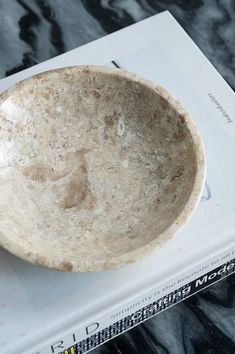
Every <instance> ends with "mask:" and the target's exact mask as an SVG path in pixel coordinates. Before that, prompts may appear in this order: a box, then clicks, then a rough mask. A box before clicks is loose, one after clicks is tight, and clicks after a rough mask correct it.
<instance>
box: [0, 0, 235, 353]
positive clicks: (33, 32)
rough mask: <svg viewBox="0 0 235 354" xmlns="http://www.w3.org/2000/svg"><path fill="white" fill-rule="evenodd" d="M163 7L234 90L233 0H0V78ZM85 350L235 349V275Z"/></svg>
mask: <svg viewBox="0 0 235 354" xmlns="http://www.w3.org/2000/svg"><path fill="white" fill-rule="evenodd" d="M164 10H170V12H171V13H172V14H173V15H174V16H175V18H176V19H177V20H178V22H179V23H180V24H181V25H182V26H183V28H184V29H185V30H186V31H187V32H188V34H189V35H190V36H191V37H192V39H193V40H194V41H195V42H196V44H197V45H198V46H199V47H200V48H201V50H202V51H203V53H204V54H205V55H206V56H207V57H208V59H209V60H210V61H211V62H212V63H213V65H214V66H215V67H216V68H217V70H218V71H219V72H220V74H221V75H222V76H223V77H224V78H225V80H226V81H227V82H228V83H229V84H230V85H231V87H232V88H233V89H235V0H0V78H3V77H5V76H8V75H10V74H12V73H15V72H17V71H19V70H22V69H25V68H27V67H30V66H32V65H34V64H37V63H39V62H41V61H44V60H47V59H49V58H51V57H53V56H56V55H58V54H61V53H63V52H65V51H68V50H70V49H73V48H75V47H77V46H80V45H82V44H85V43H87V42H90V41H92V40H94V39H96V38H99V37H102V36H104V35H105V34H107V33H110V32H113V31H116V30H118V29H120V28H123V27H125V26H128V25H130V24H132V23H134V22H137V21H140V20H142V19H144V18H146V17H148V16H151V15H154V14H157V13H159V12H162V11H164ZM92 353H93V354H98V353H99V354H114V353H115V354H137V353H141V354H145V353H146V354H152V353H154V354H168V353H170V354H184V353H186V354H194V353H196V354H227V353H235V276H234V275H232V276H230V277H228V278H226V279H224V280H222V281H220V282H219V283H217V284H215V285H213V286H211V287H210V288H208V289H206V290H204V291H202V292H201V293H199V294H197V295H195V296H193V297H192V298H190V299H188V300H186V301H184V302H183V303H180V304H178V305H175V306H174V307H172V308H171V309H168V310H167V311H165V312H163V313H161V314H159V315H157V316H156V317H154V318H152V319H150V320H148V321H147V322H145V323H144V324H142V325H139V326H138V327H136V328H134V329H133V330H131V331H129V332H127V333H125V334H123V335H121V336H119V337H118V338H116V339H114V340H112V341H110V342H109V343H107V344H105V345H103V346H102V347H100V348H99V349H97V350H94V351H93V352H92Z"/></svg>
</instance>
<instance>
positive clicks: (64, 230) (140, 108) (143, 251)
mask: <svg viewBox="0 0 235 354" xmlns="http://www.w3.org/2000/svg"><path fill="white" fill-rule="evenodd" d="M204 177H205V154H204V148H203V144H202V141H201V138H200V135H199V133H198V129H197V127H196V126H195V124H194V123H193V121H192V120H191V118H190V116H189V115H188V113H187V112H186V111H185V110H184V108H183V107H182V106H181V104H180V103H179V102H178V101H176V100H175V99H174V98H173V97H172V96H171V95H170V94H169V93H168V92H167V91H166V90H164V89H163V88H161V87H159V86H156V85H155V84H153V83H151V82H149V81H147V80H145V79H143V78H140V77H139V76H136V75H134V74H132V73H129V72H127V71H124V70H118V69H110V68H105V67H102V66H90V67H88V66H84V67H70V68H64V69H59V70H53V71H49V72H46V73H42V74H40V75H36V76H34V77H31V78H29V79H27V80H25V81H23V82H21V83H19V84H17V85H16V86H14V87H13V88H10V89H9V90H7V91H6V92H4V93H3V94H2V95H1V96H0V244H1V246H2V247H4V248H6V249H7V250H8V251H10V252H12V253H13V254H15V255H17V256H19V257H21V258H23V259H25V260H28V261H30V262H32V263H36V264H40V265H43V266H46V267H49V268H55V269H58V270H63V271H98V270H103V269H111V268H115V267H119V266H123V265H126V264H129V263H132V262H134V261H136V260H139V259H140V258H142V257H143V256H145V255H147V254H149V253H150V252H152V251H154V250H158V249H159V248H160V247H162V246H163V245H165V243H166V242H167V240H169V239H170V238H171V237H173V236H174V235H175V234H176V233H177V232H178V231H179V230H180V229H181V228H182V226H183V225H184V224H185V223H186V222H187V221H188V219H189V217H190V215H191V213H192V211H193V209H194V208H195V206H196V205H197V203H198V201H199V198H200V195H201V192H202V188H203V184H204ZM156 257H157V254H156Z"/></svg>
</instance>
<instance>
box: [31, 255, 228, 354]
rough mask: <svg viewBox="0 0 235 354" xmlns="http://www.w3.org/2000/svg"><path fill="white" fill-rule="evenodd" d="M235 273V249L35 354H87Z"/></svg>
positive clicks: (154, 289) (160, 286)
mask: <svg viewBox="0 0 235 354" xmlns="http://www.w3.org/2000/svg"><path fill="white" fill-rule="evenodd" d="M234 272H235V249H231V250H227V251H224V252H223V253H220V254H219V255H217V256H215V257H213V258H211V259H209V260H207V261H206V262H204V263H201V264H199V265H198V266H197V267H196V268H193V269H191V270H188V271H187V272H184V273H182V274H180V275H178V276H177V277H175V278H173V279H171V280H168V281H167V282H165V283H164V284H161V285H158V286H156V287H155V288H153V289H152V290H151V291H148V292H146V293H145V294H142V295H141V296H139V297H137V298H136V299H135V300H134V301H132V302H130V301H129V302H127V303H126V305H123V306H122V307H119V308H118V309H116V310H115V309H114V310H113V311H112V312H111V311H110V312H109V313H108V314H106V315H103V316H100V317H99V318H97V317H96V318H95V319H94V321H92V322H89V323H88V324H87V325H86V326H83V327H80V328H78V329H75V330H74V331H73V332H72V333H69V334H67V335H65V336H61V338H58V340H57V341H54V342H53V343H51V344H50V345H47V346H45V347H43V348H42V349H41V350H39V351H37V352H36V353H35V352H34V353H32V354H49V353H50V354H85V353H87V352H89V351H90V350H92V349H94V348H97V347H98V346H100V345H102V344H103V343H105V342H107V341H109V340H111V339H112V338H114V337H116V336H118V335H120V334H122V333H124V332H126V331H128V330H129V329H132V328H133V327H135V326H137V325H138V324H140V323H143V322H144V321H146V320H147V319H149V318H151V317H153V316H156V315H157V314H159V313H161V312H162V311H164V310H166V309H168V308H170V307H171V306H173V305H175V304H177V303H179V302H181V301H183V300H185V299H187V298H188V297H190V296H192V295H194V294H196V293H197V292H199V291H201V290H202V289H205V288H206V287H208V286H210V285H212V284H214V283H215V282H217V281H219V280H220V279H223V278H225V277H227V276H228V275H230V274H232V273H234Z"/></svg>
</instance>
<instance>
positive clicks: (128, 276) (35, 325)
mask: <svg viewBox="0 0 235 354" xmlns="http://www.w3.org/2000/svg"><path fill="white" fill-rule="evenodd" d="M79 64H107V65H116V66H119V67H121V68H124V69H128V70H131V71H134V72H136V73H138V74H141V75H143V76H145V77H146V78H149V79H150V80H152V81H154V82H156V83H157V84H160V85H162V86H164V87H165V88H166V89H168V90H169V91H170V92H171V93H172V94H173V95H174V96H176V97H177V98H178V99H179V100H180V101H181V102H182V103H183V105H184V106H185V107H186V109H187V110H188V111H189V113H190V114H191V115H192V117H193V119H194V120H195V122H196V123H197V125H198V127H199V129H200V131H201V134H202V137H203V140H204V143H205V147H206V153H207V177H206V185H205V188H204V192H203V196H202V199H201V202H200V203H199V206H198V208H197V209H196V211H195V212H194V214H193V217H192V218H191V220H190V222H189V223H188V224H187V226H186V227H185V228H184V229H183V231H182V232H180V233H179V234H178V235H177V236H176V237H175V238H174V239H172V240H171V241H169V242H168V243H167V244H166V246H165V247H164V248H162V249H161V250H160V251H157V252H154V253H152V254H151V255H150V256H148V257H146V258H145V259H143V260H141V261H139V262H137V263H135V264H132V265H130V266H126V267H124V268H121V269H117V270H112V271H105V272H98V273H62V272H57V271H53V270H48V269H45V268H41V267H38V266H34V265H31V264H28V263H26V262H25V261H23V260H20V259H18V258H16V257H15V256H12V255H10V254H9V253H8V252H6V251H4V250H3V249H1V250H0V353H1V354H15V353H20V354H58V353H63V354H69V353H71V354H74V353H78V354H82V353H86V352H87V351H89V350H91V349H93V348H94V347H96V346H98V345H100V344H102V343H104V342H105V341H107V340H109V339H111V338H113V337H114V336H116V335H118V334H120V333H122V332H124V331H126V330H128V329H130V328H132V327H133V326H135V325H137V324H139V323H141V322H142V321H144V320H146V319H147V318H149V317H151V316H154V315H156V314H157V313H159V312H160V311H162V310H165V309H167V308H168V307H169V306H172V305H173V304H175V303H177V302H179V301H182V300H183V299H185V298H186V297H188V296H190V295H192V294H193V293H195V292H197V291H199V290H201V289H202V288H204V287H206V286H208V285H210V284H212V283H213V282H215V281H218V280H219V279H221V278H223V277H225V276H227V275H228V274H230V273H232V272H234V271H235V260H234V259H235V205H234V204H235V203H234V201H235V164H234V152H235V122H234V121H235V116H234V112H235V95H234V93H233V91H232V90H231V89H230V87H229V86H228V85H227V84H226V82H225V81H224V80H223V79H222V77H221V76H220V75H219V74H218V72H217V71H216V70H215V68H214V67H213V66H212V65H211V64H210V63H209V61H208V60H207V59H206V58H205V57H204V55H203V54H202V53H201V52H200V50H199V49H198V48H197V47H196V45H195V44H194V43H193V42H192V40H191V39H190V38H189V37H188V35H187V34H186V33H185V32H184V31H183V29H182V28H181V27H180V26H179V24H178V23H177V22H176V21H175V19H174V18H173V17H172V16H171V15H170V14H169V12H164V13H162V14H160V15H156V16H153V17H151V18H149V19H147V20H144V21H141V22H139V23H137V24H134V25H132V26H130V27H127V28H125V29H123V30H120V31H118V32H115V33H113V34H111V35H108V36H106V37H103V38H101V39H99V40H97V41H94V42H92V43H89V44H87V45H84V46H82V47H80V48H78V49H75V50H73V51H70V52H67V53H65V54H63V55H60V56H58V57H56V58H53V59H51V60H48V61H46V62H43V63H41V64H39V65H37V66H34V67H32V68H30V69H27V70H24V71H21V72H20V73H17V74H15V75H12V76H10V77H8V78H5V79H3V80H1V81H0V90H1V91H4V90H5V89H7V88H8V87H10V86H11V85H13V84H14V83H16V82H17V81H20V80H22V79H24V78H26V77H29V76H31V75H34V74H36V73H39V72H41V71H45V70H49V69H52V68H57V67H63V66H69V65H79ZM69 348H70V349H69Z"/></svg>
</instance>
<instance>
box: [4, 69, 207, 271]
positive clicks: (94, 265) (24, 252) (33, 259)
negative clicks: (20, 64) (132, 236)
mask: <svg viewBox="0 0 235 354" xmlns="http://www.w3.org/2000/svg"><path fill="white" fill-rule="evenodd" d="M66 71H67V72H69V73H82V72H86V73H104V74H106V75H112V76H118V77H121V78H123V79H126V80H130V81H134V82H138V83H140V84H141V85H143V86H145V87H148V88H149V89H151V90H153V91H154V92H156V93H157V94H158V95H159V96H161V97H162V98H164V99H166V100H167V101H168V102H169V104H170V105H172V106H173V107H174V108H175V109H176V111H177V112H178V113H179V114H180V115H181V116H183V117H184V120H185V124H186V126H187V128H188V130H189V133H190V135H191V139H192V142H193V145H194V147H195V155H196V164H197V169H196V175H195V181H194V185H193V189H192V191H191V194H190V196H189V198H188V200H187V202H186V204H185V206H184V208H183V209H182V211H181V212H180V214H179V215H178V217H177V218H176V219H175V220H174V221H173V223H172V224H171V225H170V226H169V227H168V228H167V229H166V230H165V231H163V232H162V233H161V234H160V235H159V236H158V237H157V238H156V239H154V240H152V241H151V242H149V243H148V244H146V245H144V246H141V247H139V248H137V249H135V250H133V251H130V252H127V253H124V254H122V255H119V256H110V258H109V260H105V259H104V260H101V259H100V260H95V259H94V260H92V261H91V260H86V259H84V258H83V259H81V258H79V259H78V260H77V261H74V260H70V259H69V260H68V259H65V260H64V261H63V260H61V256H60V261H59V262H57V261H56V260H54V259H50V257H49V256H45V255H42V254H38V253H37V252H35V251H34V250H33V249H32V248H33V247H32V248H30V247H28V248H27V247H23V245H24V246H25V244H21V245H19V244H18V243H17V239H16V240H9V239H8V237H6V236H4V235H3V234H2V233H0V246H2V247H3V248H5V249H6V250H7V251H9V252H10V253H12V254H14V255H16V256H17V257H19V258H21V259H24V260H26V261H28V262H30V263H33V264H37V265H41V266H44V267H47V268H51V269H55V270H60V271H73V272H95V271H102V270H108V269H114V268H119V267H122V266H125V265H128V264H131V263H134V262H136V261H138V260H141V259H142V258H143V257H145V256H147V255H149V254H151V253H152V252H153V251H156V250H159V249H160V248H162V247H163V245H164V244H165V243H166V242H167V241H168V240H170V239H171V238H173V237H174V236H176V235H177V234H178V233H179V232H180V231H181V230H182V228H183V227H184V226H185V225H186V224H187V222H188V221H189V219H190V217H191V216H192V214H193V212H194V210H195V209H196V207H197V205H198V203H199V200H200V197H201V194H202V191H203V187H204V183H205V178H206V153H205V147H204V144H203V141H202V138H201V134H200V132H199V129H198V127H197V125H196V124H195V122H194V121H193V119H192V118H191V115H190V114H189V113H188V112H187V110H186V109H185V108H184V106H183V105H182V103H181V102H180V101H179V100H178V99H176V98H175V97H174V96H173V95H172V94H171V93H169V92H168V91H167V90H166V89H165V88H163V87H162V86H160V85H158V84H156V83H154V82H152V81H150V80H148V79H146V78H144V77H142V76H141V75H139V74H135V73H133V72H130V71H128V70H124V69H118V68H113V67H108V66H103V65H78V66H67V67H62V68H56V69H53V70H48V71H44V72H41V73H39V74H36V75H33V76H31V77H29V78H26V79H24V80H22V81H20V82H18V83H16V84H15V85H14V86H12V87H10V88H8V89H7V90H6V91H4V92H2V93H1V94H0V104H1V103H2V102H3V101H5V100H6V99H7V98H8V97H9V96H10V95H11V94H12V93H14V91H16V90H20V87H21V85H22V84H25V83H27V82H31V81H33V80H35V79H37V78H41V77H46V76H48V75H49V76H50V75H52V74H54V73H58V74H61V73H64V72H66Z"/></svg>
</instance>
